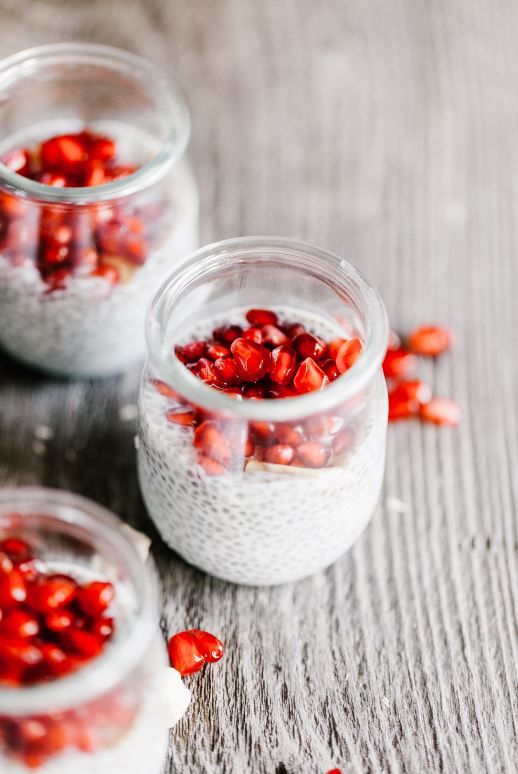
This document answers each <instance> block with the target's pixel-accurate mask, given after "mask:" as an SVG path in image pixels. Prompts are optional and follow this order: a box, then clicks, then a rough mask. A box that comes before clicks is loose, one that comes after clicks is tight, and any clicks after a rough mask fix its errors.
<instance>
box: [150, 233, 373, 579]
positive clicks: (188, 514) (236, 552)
mask: <svg viewBox="0 0 518 774" xmlns="http://www.w3.org/2000/svg"><path fill="white" fill-rule="evenodd" d="M258 307H259V308H262V307H264V308H268V309H273V310H274V311H275V312H277V313H278V315H279V317H282V318H284V319H285V320H286V319H288V320H291V321H295V320H296V321H300V322H302V323H303V324H304V325H305V326H306V329H307V330H310V331H311V332H313V333H315V334H317V335H319V336H321V337H322V338H324V339H326V340H327V341H330V340H331V339H334V338H335V337H337V336H338V337H340V336H341V337H343V338H346V339H348V338H351V337H352V336H355V337H358V338H359V339H361V341H362V342H363V351H362V354H361V356H360V357H359V359H358V361H357V362H356V363H355V365H354V366H353V367H352V368H351V369H350V370H349V371H347V372H346V373H344V374H342V375H341V376H339V378H337V379H336V380H335V381H333V382H332V383H330V384H329V385H328V386H327V387H325V388H324V389H323V390H321V391H318V392H309V393H307V394H305V395H301V396H297V397H287V398H283V399H279V400H271V399H270V400H268V399H256V400H246V399H245V400H239V399H236V396H235V395H231V394H227V393H226V392H222V391H219V390H216V389H214V388H213V387H210V386H209V385H207V384H205V383H204V382H202V381H200V380H199V379H198V378H196V377H195V376H194V375H193V374H191V373H190V371H189V370H188V369H187V368H186V367H185V366H184V365H183V364H182V363H181V362H180V360H179V359H178V358H176V357H175V355H174V346H175V345H182V344H184V343H187V342H192V341H193V340H195V339H204V338H206V336H207V334H210V332H211V331H212V330H213V329H214V328H216V327H217V326H219V325H224V324H231V323H236V322H237V323H239V322H240V320H241V319H242V318H243V314H244V311H245V310H246V309H247V308H248V309H250V308H258ZM387 337H388V326H387V318H386V313H385V309H384V306H383V303H382V301H381V299H380V297H379V296H378V294H377V293H376V291H375V290H374V289H373V287H372V286H371V285H369V284H368V282H367V281H366V280H365V279H364V277H363V276H362V275H361V274H360V273H359V272H358V271H357V270H356V269H355V268H354V267H353V266H351V265H350V264H349V263H347V261H344V260H341V259H340V258H339V257H337V256H335V255H332V254H330V253H327V252H325V251H324V250H320V249H318V248H315V247H311V246H309V245H306V244H303V243H299V242H296V241H293V240H286V239H275V238H263V237H257V238H256V237H252V238H244V239H232V240H229V241H226V242H219V243H218V244H214V245H210V246H209V247H206V248H204V249H202V250H200V251H198V252H197V253H195V254H194V255H193V256H191V258H190V259H189V260H188V261H187V262H185V263H184V264H183V265H182V266H181V267H179V268H178V269H177V270H176V271H174V272H173V273H172V274H170V275H169V277H168V278H167V280H166V281H165V282H164V284H163V285H162V287H161V288H160V290H159V291H158V293H157V294H156V296H155V298H154V300H153V302H152V305H151V307H150V309H149V312H148V317H147V340H148V350H149V354H148V363H147V365H146V367H145V370H144V374H143V380H142V385H141V393H140V406H139V416H140V419H139V438H138V464H139V478H140V486H141V490H142V493H143V496H144V500H145V503H146V505H147V508H148V511H149V513H150V515H151V517H152V518H153V520H154V521H155V523H156V525H157V527H158V529H159V530H160V532H161V534H162V536H163V538H164V540H165V541H166V542H167V543H168V544H169V545H170V546H171V547H172V548H173V549H174V550H175V551H177V552H178V553H179V554H180V555H181V556H182V557H184V558H185V559H186V560H187V561H188V562H190V563H191V564H194V565H196V566H197V567H200V568H201V569H202V570H205V571H206V572H208V573H210V574H212V575H215V576H218V577H220V578H224V579H226V580H229V581H233V582H236V583H245V584H254V585H255V584H257V585H261V584H277V583H283V582H287V581H292V580H295V579H298V578H301V577H304V576H307V575H311V574H312V573H314V572H316V571H318V570H320V569H321V568H324V567H326V566H328V565H330V564H331V563H332V562H334V561H335V560H336V559H337V558H338V557H339V556H340V555H341V554H342V553H343V552H344V551H345V550H346V549H348V548H349V547H350V546H351V545H352V544H353V543H354V541H355V540H356V539H357V538H358V536H359V535H360V533H361V532H362V530H363V529H364V527H365V526H366V524H367V523H368V521H369V519H370V518H371V515H372V513H373V511H374V508H375V505H376V502H377V500H378V497H379V492H380V488H381V484H382V478H383V471H384V461H385V438H386V428H387V395H386V387H385V380H384V378H383V375H382V372H381V368H380V366H381V362H382V358H383V355H384V352H385V350H386V345H387ZM238 398H239V396H238ZM178 411H187V416H188V417H190V416H191V413H189V412H192V416H193V422H192V423H191V421H190V420H189V419H187V421H186V424H187V425H191V424H195V425H196V424H197V425H198V427H197V428H196V429H195V428H194V427H193V426H186V427H182V426H180V425H178V424H177V423H176V421H175V422H173V421H170V420H169V419H168V413H169V412H172V414H173V415H174V414H175V413H176V412H178ZM169 417H171V415H169ZM202 420H203V421H209V422H210V423H211V425H210V426H211V432H210V438H209V436H204V435H203V433H204V432H205V429H204V431H200V430H199V422H200V421H202ZM207 427H208V426H205V428H207ZM200 432H202V435H200ZM204 438H205V440H204ZM199 442H201V446H202V448H201V449H200V443H199ZM279 443H282V444H289V445H291V446H292V448H293V449H294V450H295V458H299V459H298V461H297V459H295V460H294V462H293V463H292V464H289V465H285V464H284V465H283V464H271V463H270V462H265V461H264V457H265V456H267V455H265V452H264V450H265V449H267V448H269V447H270V446H271V445H275V444H279ZM302 443H304V444H305V446H304V447H302V446H301V444H302ZM204 444H205V446H204ZM308 444H309V445H308ZM207 445H208V449H207V448H206V446H207ZM258 449H259V452H258V451H257V450H258ZM222 450H223V451H222ZM225 450H226V451H225ZM223 453H226V454H227V456H226V458H225V466H223V465H222V464H221V462H222V456H221V455H222V454H223ZM207 455H208V456H209V458H207ZM302 456H304V461H303V462H302V463H301V461H300V460H301V459H302ZM261 457H262V460H261ZM211 458H212V459H211ZM258 458H259V459H258ZM200 463H201V464H200ZM223 468H224V469H223Z"/></svg>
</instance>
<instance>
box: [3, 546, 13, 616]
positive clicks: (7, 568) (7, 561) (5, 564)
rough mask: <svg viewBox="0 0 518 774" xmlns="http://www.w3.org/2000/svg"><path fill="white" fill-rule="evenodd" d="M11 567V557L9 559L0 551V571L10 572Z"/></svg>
mask: <svg viewBox="0 0 518 774" xmlns="http://www.w3.org/2000/svg"><path fill="white" fill-rule="evenodd" d="M13 567H14V565H13V562H12V559H10V558H9V557H8V556H7V554H5V553H4V552H3V551H0V573H5V574H7V573H10V572H11V570H12V569H13ZM0 609H1V608H0Z"/></svg>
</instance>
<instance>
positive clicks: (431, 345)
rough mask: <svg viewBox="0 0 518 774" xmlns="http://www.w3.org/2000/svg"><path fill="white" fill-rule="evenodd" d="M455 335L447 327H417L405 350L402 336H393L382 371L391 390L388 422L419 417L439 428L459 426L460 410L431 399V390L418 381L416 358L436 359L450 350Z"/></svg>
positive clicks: (445, 400)
mask: <svg viewBox="0 0 518 774" xmlns="http://www.w3.org/2000/svg"><path fill="white" fill-rule="evenodd" d="M451 344H452V335H451V332H450V331H449V330H448V329H447V328H443V327H441V326H438V325H426V326H420V327H419V328H415V329H414V330H413V331H411V333H410V334H409V336H408V337H407V346H406V347H403V346H402V344H401V341H400V339H399V336H397V334H395V333H392V334H391V338H390V342H389V347H388V350H387V353H386V355H385V360H384V361H383V372H384V374H385V377H386V379H387V383H388V387H389V420H390V421H391V422H394V421H397V420H400V419H411V418H412V417H418V418H420V419H421V420H422V421H423V422H432V423H434V424H436V425H450V426H454V425H458V424H459V422H460V417H461V414H460V408H459V406H458V404H457V403H456V402H455V401H454V400H451V399H449V398H435V397H432V391H431V389H430V387H429V386H428V385H427V384H425V383H424V382H423V381H421V380H420V379H418V378H416V376H415V373H416V370H417V364H418V361H417V356H421V357H437V356H438V355H441V354H442V353H443V352H445V351H446V350H448V349H449V348H450V347H451Z"/></svg>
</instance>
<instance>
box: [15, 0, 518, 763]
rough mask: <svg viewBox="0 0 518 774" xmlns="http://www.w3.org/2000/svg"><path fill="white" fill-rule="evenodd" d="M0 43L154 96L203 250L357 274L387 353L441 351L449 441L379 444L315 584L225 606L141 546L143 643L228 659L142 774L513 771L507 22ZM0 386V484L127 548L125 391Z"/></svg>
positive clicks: (203, 580) (512, 71) (462, 18)
mask: <svg viewBox="0 0 518 774" xmlns="http://www.w3.org/2000/svg"><path fill="white" fill-rule="evenodd" d="M0 29H1V31H2V32H1V37H0V54H2V55H5V54H8V53H11V52H14V51H16V50H18V49H20V48H24V47H26V46H29V45H35V44H40V43H44V42H52V41H62V40H67V39H83V40H96V41H99V42H103V43H111V44H113V45H119V46H122V47H126V48H128V49H130V50H134V51H137V52H138V53H141V54H143V55H146V56H148V57H150V58H151V59H153V60H155V61H156V62H157V63H158V64H160V65H162V66H164V67H165V68H166V69H167V70H169V71H170V72H173V69H174V70H175V71H176V75H177V78H178V81H179V83H180V85H181V86H182V88H183V89H184V90H185V92H186V93H187V95H188V100H189V102H190V105H191V108H192V112H193V119H194V135H193V142H192V151H191V155H192V159H193V162H194V166H195V169H196V173H197V175H198V178H199V181H200V185H201V201H202V224H203V240H204V241H205V242H206V241H210V240H213V239H215V238H223V237H228V236H236V235H242V234H255V233H268V234H283V235H292V236H297V237H302V238H304V239H307V240H309V241H313V242H315V243H318V244H321V245H323V246H325V247H328V248H331V249H333V250H335V251H338V252H340V253H341V254H343V255H344V256H345V257H347V258H348V259H350V260H351V261H352V262H354V263H356V264H357V265H358V266H359V267H361V269H363V270H364V271H365V272H366V273H367V274H368V276H369V277H370V278H372V280H373V281H374V282H375V283H376V284H377V285H378V287H379V288H380V290H381V292H382V294H383V296H384V297H385V299H386V302H387V305H388V308H389V311H390V315H391V318H392V321H393V324H394V325H395V326H396V327H397V326H401V327H405V326H409V325H411V324H413V323H416V322H419V321H423V320H439V321H444V322H447V323H450V324H451V325H452V326H453V328H454V329H455V331H456V333H457V345H456V348H455V352H454V353H453V354H452V355H451V356H448V357H445V358H444V359H443V360H441V361H440V362H439V363H438V364H437V365H436V366H430V367H429V368H426V369H424V373H426V375H427V376H428V377H429V378H430V380H431V382H432V383H433V386H434V389H435V390H436V392H438V393H439V394H446V395H452V396H455V397H456V398H458V400H459V401H460V402H461V404H462V406H463V410H464V421H463V424H462V426H461V427H460V428H459V430H458V431H451V430H448V429H445V430H437V429H435V428H431V427H422V426H419V425H417V424H408V425H406V426H405V425H400V426H397V427H392V428H391V429H390V434H389V444H388V462H387V475H386V483H385V488H384V493H383V497H382V502H381V505H380V507H379V509H378V511H377V513H376V515H375V517H374V519H373V521H372V523H371V525H370V527H369V528H368V530H367V532H366V533H365V534H364V536H363V537H362V539H361V540H360V541H359V543H358V544H357V545H356V547H355V548H354V549H353V550H352V551H351V552H350V553H349V554H348V555H347V556H345V557H344V558H343V559H342V560H341V561H339V562H338V563H337V564H336V565H335V566H334V567H333V568H332V569H330V570H329V571H327V572H325V573H323V574H321V575H319V576H317V577H314V578H312V579H310V580H308V581H305V582H302V583H300V584H298V585H295V586H288V587H285V588H279V589H272V590H251V589H245V588H236V587H232V586H229V585H226V584H224V583H222V582H217V581H214V580H211V579H210V578H207V577H204V576H203V575H202V574H201V573H199V572H197V571H196V570H193V569H191V568H190V567H188V566H187V565H185V564H184V563H183V562H182V561H181V560H179V559H178V558H177V557H175V556H174V555H173V554H171V553H170V552H169V551H168V550H166V549H165V548H164V546H163V545H162V544H161V543H160V541H158V540H157V541H156V543H155V548H154V554H155V557H156V559H157V561H158V563H159V566H160V568H161V573H162V578H163V582H164V589H165V593H166V596H167V602H166V606H165V612H164V627H165V628H166V629H167V630H171V631H172V630H178V629H180V628H183V627H192V626H197V627H198V626H199V627H203V628H207V629H209V630H213V631H215V632H217V633H219V634H221V636H222V638H223V639H224V640H225V642H226V645H227V655H226V657H225V659H224V662H223V663H221V664H220V665H219V666H217V667H216V668H213V669H211V670H207V672H206V674H205V675H204V676H202V677H195V678H193V679H192V680H191V681H190V683H191V685H192V688H193V691H194V699H195V701H194V705H193V707H192V710H191V711H190V713H189V716H188V718H187V719H186V720H185V721H183V722H182V724H181V725H180V726H179V727H178V728H177V730H176V731H175V732H174V734H173V735H172V740H171V763H170V769H169V770H170V771H182V772H211V773H212V772H215V773H216V772H237V773H238V774H241V772H276V773H277V774H282V773H283V772H287V773H288V774H298V773H299V772H301V773H302V772H304V773H305V772H317V773H321V774H323V773H324V772H326V771H327V769H330V768H331V767H332V766H340V767H341V768H342V770H343V772H344V774H360V773H362V774H363V773H367V772H410V773H411V774H415V773H420V772H426V773H427V774H430V773H431V772H452V773H456V772H469V773H470V774H472V773H473V772H474V773H478V772H492V773H493V772H515V771H516V770H517V767H518V760H517V725H518V719H517V671H516V664H517V660H518V659H517V655H518V638H517V615H518V582H517V575H518V568H517V551H518V537H517V521H516V501H517V498H518V476H517V469H518V445H517V435H518V427H517V409H518V405H517V389H516V383H517V381H518V369H517V359H516V356H515V347H516V332H517V330H518V302H517V298H518V278H517V268H516V260H517V257H516V240H517V238H518V215H517V212H518V184H517V180H518V46H517V43H516V41H517V40H518V5H517V4H516V2H513V0H499V1H498V2H494V0H476V1H475V0H433V2H428V1H427V0H320V2H319V1H316V0H219V1H218V0H169V1H168V0H163V1H162V2H159V0H146V2H139V1H138V0H89V1H88V2H83V1H82V0H68V1H67V2H65V0H63V1H62V2H52V1H51V0H32V1H31V0H1V1H0ZM0 379H1V385H0V409H1V417H0V480H1V482H9V483H13V482H19V483H21V484H22V483H23V484H33V483H43V484H46V485H51V486H58V487H66V488H70V489H72V490H74V491H77V492H80V493H83V494H86V495H88V496H91V497H93V498H95V499H97V500H99V501H100V502H102V503H104V504H105V505H107V506H109V507H111V508H113V509H114V510H115V511H117V512H119V513H120V514H121V515H122V516H123V517H124V518H125V519H127V520H128V521H129V522H130V523H132V524H133V525H137V526H139V527H140V528H142V529H144V530H146V531H148V532H149V533H150V534H153V535H154V532H153V529H152V527H151V525H150V523H149V521H148V520H147V517H146V514H145V511H144V508H143V505H142V502H141V500H140V498H139V494H138V488H137V482H136V478H135V464H134V454H133V444H132V436H133V433H134V425H133V422H132V421H127V420H126V421H123V420H122V419H120V418H119V416H118V410H119V408H120V407H121V406H125V405H127V404H132V403H133V402H134V400H135V389H136V384H137V374H128V375H127V376H126V377H124V378H121V379H117V380H113V381H107V382H104V383H90V384H88V383H84V384H79V383H78V384H64V383H58V382H53V381H49V380H47V379H43V378H41V377H39V376H35V375H34V374H32V373H29V372H28V371H26V370H24V369H22V368H21V367H18V366H17V365H15V364H14V363H12V362H8V361H7V360H5V359H0ZM38 424H45V425H50V426H52V427H53V428H54V429H55V437H54V438H53V439H52V440H50V441H48V442H47V443H43V444H42V443H41V441H37V440H36V439H35V437H34V428H35V426H36V425H38ZM390 498H397V499H398V500H400V501H402V502H403V503H404V507H403V506H401V507H398V508H396V509H394V507H393V506H394V502H393V500H392V499H390ZM396 505H397V502H396ZM116 774H119V773H116ZM120 774H122V772H121V773H120ZM143 774H145V773H144V772H143Z"/></svg>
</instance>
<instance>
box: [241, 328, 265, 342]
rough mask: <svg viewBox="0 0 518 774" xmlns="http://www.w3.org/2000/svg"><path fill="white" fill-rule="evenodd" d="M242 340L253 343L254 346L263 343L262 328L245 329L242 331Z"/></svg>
mask: <svg viewBox="0 0 518 774" xmlns="http://www.w3.org/2000/svg"><path fill="white" fill-rule="evenodd" d="M243 338H244V339H246V340H247V341H253V342H255V343H256V344H262V343H263V331H262V328H246V329H245V330H244V331H243Z"/></svg>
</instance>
